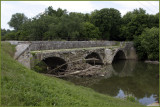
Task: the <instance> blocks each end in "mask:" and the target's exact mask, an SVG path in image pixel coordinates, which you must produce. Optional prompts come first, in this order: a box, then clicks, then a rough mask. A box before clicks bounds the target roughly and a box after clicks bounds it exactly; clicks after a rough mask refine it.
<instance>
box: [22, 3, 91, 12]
mask: <svg viewBox="0 0 160 107" xmlns="http://www.w3.org/2000/svg"><path fill="white" fill-rule="evenodd" d="M21 2H23V3H27V4H30V5H35V4H36V5H42V6H44V7H48V6H52V7H53V8H54V9H58V8H62V9H67V10H68V11H69V12H82V13H86V12H90V11H92V10H93V6H92V3H91V2H90V1H21Z"/></svg>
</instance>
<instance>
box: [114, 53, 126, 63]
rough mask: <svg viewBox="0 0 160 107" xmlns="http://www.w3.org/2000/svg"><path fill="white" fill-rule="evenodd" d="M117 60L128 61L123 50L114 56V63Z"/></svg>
mask: <svg viewBox="0 0 160 107" xmlns="http://www.w3.org/2000/svg"><path fill="white" fill-rule="evenodd" d="M116 60H126V55H125V53H124V52H123V50H117V51H116V53H115V54H114V56H113V59H112V63H113V62H114V61H116Z"/></svg>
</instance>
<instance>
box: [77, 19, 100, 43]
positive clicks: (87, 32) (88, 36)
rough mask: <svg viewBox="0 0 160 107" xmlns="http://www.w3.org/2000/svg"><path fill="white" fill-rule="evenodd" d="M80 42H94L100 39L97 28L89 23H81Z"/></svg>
mask: <svg viewBox="0 0 160 107" xmlns="http://www.w3.org/2000/svg"><path fill="white" fill-rule="evenodd" d="M80 36H81V37H82V38H81V37H79V39H80V40H96V39H100V31H99V29H98V27H95V26H94V25H93V24H91V23H89V22H85V23H82V28H81V35H80Z"/></svg>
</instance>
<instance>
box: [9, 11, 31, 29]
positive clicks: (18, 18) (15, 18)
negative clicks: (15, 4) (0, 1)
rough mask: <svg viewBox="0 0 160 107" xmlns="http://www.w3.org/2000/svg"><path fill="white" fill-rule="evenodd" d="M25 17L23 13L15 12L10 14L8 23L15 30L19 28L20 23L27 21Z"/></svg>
mask: <svg viewBox="0 0 160 107" xmlns="http://www.w3.org/2000/svg"><path fill="white" fill-rule="evenodd" d="M27 19H28V18H27V17H26V16H25V15H24V14H23V13H16V14H13V15H12V18H11V20H10V21H9V22H8V24H9V26H10V27H13V28H14V29H15V30H16V31H17V30H19V29H20V27H21V25H22V24H24V23H25V22H26V21H27Z"/></svg>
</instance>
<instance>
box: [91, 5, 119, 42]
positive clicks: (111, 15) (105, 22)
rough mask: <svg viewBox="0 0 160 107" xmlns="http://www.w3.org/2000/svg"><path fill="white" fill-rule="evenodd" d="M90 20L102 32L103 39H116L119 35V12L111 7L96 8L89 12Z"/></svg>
mask: <svg viewBox="0 0 160 107" xmlns="http://www.w3.org/2000/svg"><path fill="white" fill-rule="evenodd" d="M91 22H92V23H93V24H94V25H95V26H96V27H98V28H99V30H100V32H102V35H101V36H102V38H103V39H105V40H116V39H118V38H117V35H119V28H120V22H121V13H120V12H119V11H118V10H116V9H113V8H110V9H109V8H104V9H101V10H100V11H98V10H96V11H94V12H92V14H91Z"/></svg>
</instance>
